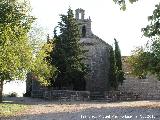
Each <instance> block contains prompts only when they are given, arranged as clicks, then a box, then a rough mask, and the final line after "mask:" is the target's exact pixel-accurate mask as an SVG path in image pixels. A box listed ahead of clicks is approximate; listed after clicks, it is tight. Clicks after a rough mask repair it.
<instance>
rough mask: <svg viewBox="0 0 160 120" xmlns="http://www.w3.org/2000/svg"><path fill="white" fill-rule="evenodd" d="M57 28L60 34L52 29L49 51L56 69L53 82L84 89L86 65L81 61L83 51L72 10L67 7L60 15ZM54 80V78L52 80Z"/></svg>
mask: <svg viewBox="0 0 160 120" xmlns="http://www.w3.org/2000/svg"><path fill="white" fill-rule="evenodd" d="M57 28H59V29H60V34H59V35H57V34H56V29H55V31H54V33H55V35H54V41H53V43H54V47H55V48H54V49H53V52H51V56H52V64H54V65H55V66H56V68H57V69H58V75H57V78H56V79H55V82H54V83H53V84H55V85H56V86H57V87H59V89H61V87H71V86H73V89H75V90H84V89H85V75H86V73H87V69H86V65H85V64H84V63H83V59H84V58H83V54H84V51H83V50H82V48H81V45H80V43H79V41H80V34H79V28H78V24H77V22H76V20H75V18H74V15H73V11H72V10H71V9H70V8H69V9H68V12H67V15H61V22H59V23H58V26H57ZM52 81H54V80H52Z"/></svg>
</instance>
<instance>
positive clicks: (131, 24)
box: [30, 0, 159, 55]
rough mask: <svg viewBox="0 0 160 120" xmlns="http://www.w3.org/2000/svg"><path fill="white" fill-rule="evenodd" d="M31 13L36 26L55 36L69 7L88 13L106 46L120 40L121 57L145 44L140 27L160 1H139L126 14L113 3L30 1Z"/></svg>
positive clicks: (97, 0)
mask: <svg viewBox="0 0 160 120" xmlns="http://www.w3.org/2000/svg"><path fill="white" fill-rule="evenodd" d="M30 2H31V6H32V14H33V15H34V16H35V17H37V23H38V25H40V26H41V27H43V29H44V30H45V31H46V34H47V33H49V34H50V35H53V29H54V27H55V26H56V25H57V22H58V21H60V18H59V15H60V14H66V12H67V9H68V8H69V6H70V7H71V8H72V9H73V10H75V9H77V8H82V9H84V10H85V18H88V17H89V16H90V17H91V20H92V32H93V33H94V34H96V35H97V36H99V37H100V38H102V39H103V40H104V41H106V42H107V43H109V44H111V45H113V42H114V41H113V39H114V38H116V39H117V40H118V41H119V46H120V48H121V52H122V55H130V54H131V50H133V49H134V48H135V47H136V46H140V45H144V44H145V43H146V42H147V40H148V39H147V38H144V37H142V33H141V28H143V27H145V26H146V25H147V23H148V21H147V17H148V16H149V15H152V11H153V10H154V6H155V4H157V3H158V2H159V0H140V1H139V2H137V3H135V4H133V5H131V4H129V5H128V8H127V10H126V11H125V12H123V11H121V10H120V9H119V6H118V5H115V4H114V3H113V1H112V0H30Z"/></svg>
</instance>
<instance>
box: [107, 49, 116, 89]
mask: <svg viewBox="0 0 160 120" xmlns="http://www.w3.org/2000/svg"><path fill="white" fill-rule="evenodd" d="M109 68H110V70H109V84H110V86H111V88H113V89H115V90H116V89H117V87H118V82H117V79H116V70H115V56H114V51H113V48H112V47H111V48H110V67H109Z"/></svg>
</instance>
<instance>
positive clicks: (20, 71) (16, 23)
mask: <svg viewBox="0 0 160 120" xmlns="http://www.w3.org/2000/svg"><path fill="white" fill-rule="evenodd" d="M0 9H1V10H0V102H1V101H2V91H3V81H4V80H15V79H24V77H25V75H26V73H27V72H30V71H31V72H33V73H34V74H35V75H36V76H37V77H38V79H40V80H41V81H43V82H44V83H46V76H47V77H48V76H49V75H50V74H51V73H52V72H51V71H50V70H52V69H51V68H52V67H50V66H49V64H48V63H47V62H43V61H44V57H46V55H47V52H46V47H45V46H44V49H41V48H39V49H37V50H36V53H37V54H33V53H34V51H35V50H34V46H32V45H31V44H30V42H29V38H28V33H29V31H30V29H31V27H32V23H33V22H34V20H35V18H34V17H33V16H31V15H30V7H29V5H28V3H26V2H22V1H21V2H19V1H18V0H1V1H0Z"/></svg>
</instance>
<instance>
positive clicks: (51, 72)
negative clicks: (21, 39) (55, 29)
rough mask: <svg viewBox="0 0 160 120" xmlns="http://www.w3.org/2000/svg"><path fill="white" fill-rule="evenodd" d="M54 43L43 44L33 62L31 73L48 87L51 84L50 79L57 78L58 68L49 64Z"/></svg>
mask: <svg viewBox="0 0 160 120" xmlns="http://www.w3.org/2000/svg"><path fill="white" fill-rule="evenodd" d="M52 46H53V45H52V43H47V44H42V46H41V48H40V50H38V51H37V53H36V54H35V55H36V56H35V58H34V60H33V63H32V64H33V67H32V69H31V72H32V73H33V75H34V77H35V79H37V80H39V81H40V83H41V84H42V85H45V86H48V85H50V84H51V81H50V79H49V78H50V77H51V76H54V77H55V76H56V75H55V73H56V68H55V66H54V65H51V64H50V62H48V59H47V58H48V57H49V56H50V54H49V53H50V52H51V50H52Z"/></svg>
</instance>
